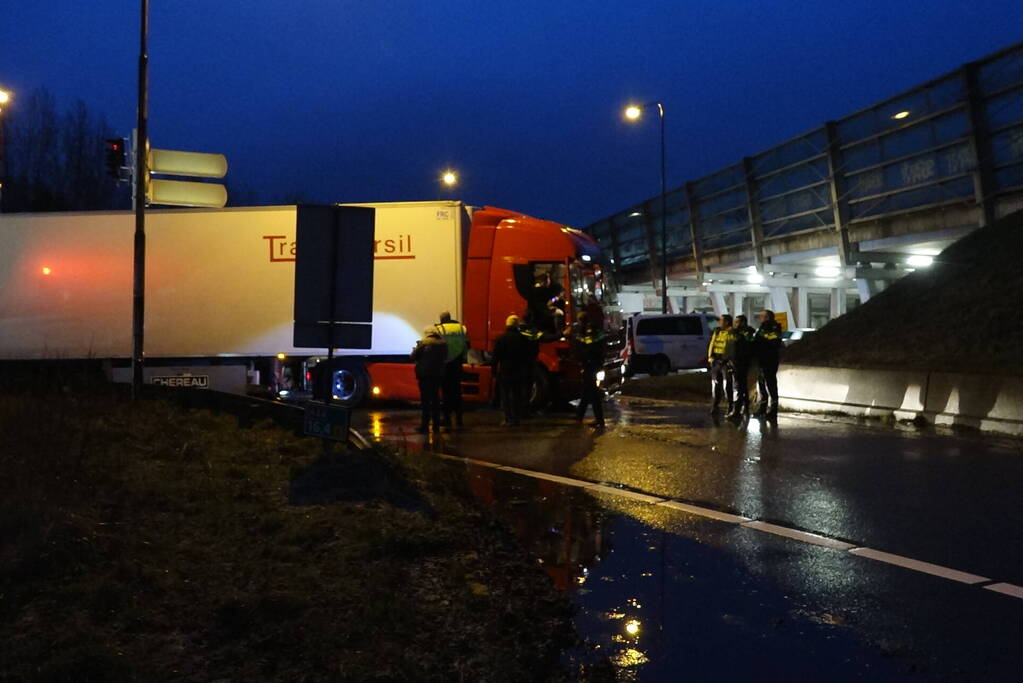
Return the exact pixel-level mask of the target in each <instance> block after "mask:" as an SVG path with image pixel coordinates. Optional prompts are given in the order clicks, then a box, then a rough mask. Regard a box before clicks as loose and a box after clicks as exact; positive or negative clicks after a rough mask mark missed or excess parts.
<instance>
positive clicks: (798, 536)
mask: <svg viewBox="0 0 1023 683" xmlns="http://www.w3.org/2000/svg"><path fill="white" fill-rule="evenodd" d="M353 431H354V430H353ZM359 436H362V435H361V434H360V435H359ZM413 446H415V444H413ZM422 450H423V451H424V452H429V453H431V454H432V455H436V456H438V457H441V458H444V459H446V460H458V461H460V462H464V463H467V464H472V465H480V466H482V467H490V468H493V469H498V470H503V471H506V472H514V473H516V474H520V475H524V476H527V477H533V478H534V479H546V480H548V481H553V482H556V483H559V484H564V485H566V486H577V487H579V488H585V489H588V490H591V491H601V492H603V493H608V494H610V495H613V496H621V497H622V498H629V499H631V500H637V501H640V502H644V503H651V504H654V505H663V506H664V507H667V508H670V509H673V510H679V511H681V512H688V513H691V514H694V515H699V516H701V517H708V518H710V519H715V520H718V521H722V522H728V523H731V524H739V525H741V526H744V527H749V528H750V529H755V530H757V531H763V532H765V533H770V534H776V535H778V536H784V537H785V538H790V539H792V540H795V541H801V542H803V543H810V544H812V545H818V546H823V547H825V548H834V549H836V550H848V551H849V553H850V554H852V555H856V556H858V557H866V558H868V559H871V560H877V561H878V562H885V563H887V564H893V565H896V566H899V567H903V568H905V569H912V570H914V571H918V572H921V573H924V574H931V575H932V576H938V577H941V578H943V579H950V580H952V581H958V582H960V583H965V584H970V585H976V584H979V583H987V582H989V581H991V579H989V578H987V577H984V576H979V575H977V574H970V573H968V572H961V571H958V570H956V569H949V568H948V567H942V566H941V565H938V564H932V563H930V562H923V561H920V560H914V559H912V558H910V557H904V556H902V555H895V554H893V553H886V552H883V551H881V550H874V549H873V548H865V547H857V546H854V545H852V544H851V543H846V542H845V541H839V540H837V539H834V538H828V537H827V536H821V535H819V534H814V533H811V532H808V531H801V530H798V529H790V528H788V527H784V526H779V525H777V524H771V523H770V522H762V521H760V520H754V519H750V518H749V517H743V516H741V515H733V514H730V513H728V512H720V511H718V510H713V509H711V508H704V507H700V506H698V505H690V504H688V503H683V502H681V501H677V500H670V499H667V498H660V497H657V496H651V495H649V494H646V493H639V492H638V491H630V490H628V489H619V488H616V487H614V486H609V485H607V484H596V483H594V482H590V481H586V480H584V479H572V478H570V477H561V476H558V475H556V474H547V473H546V472H538V471H536V470H526V469H522V468H520V467H512V466H510V465H499V464H497V463H493V462H487V461H486V460H474V459H471V458H463V457H459V456H456V455H449V454H447V453H437V452H435V451H428V450H427V449H425V448H423V449H422ZM982 588H984V589H985V590H990V591H994V592H995V593H1001V594H1003V595H1008V596H1010V597H1014V598H1020V599H1023V586H1017V585H1015V584H1012V583H991V584H989V585H986V586H982Z"/></svg>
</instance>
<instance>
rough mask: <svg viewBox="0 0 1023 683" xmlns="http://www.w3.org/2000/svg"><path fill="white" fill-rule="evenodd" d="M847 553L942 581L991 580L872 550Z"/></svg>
mask: <svg viewBox="0 0 1023 683" xmlns="http://www.w3.org/2000/svg"><path fill="white" fill-rule="evenodd" d="M849 552H850V553H852V554H853V555H857V556H859V557H866V558H869V559H871V560H877V561H878V562H887V563H888V564H894V565H897V566H899V567H905V568H906V569H912V570H914V571H918V572H923V573H924V574H932V575H934V576H940V577H941V578H943V579H951V580H952V581H959V582H960V583H969V584H974V583H984V582H985V581H990V580H991V579H989V578H987V577H984V576H978V575H977V574H969V573H967V572H961V571H958V570H956V569H949V568H948V567H942V566H941V565H940V564H931V563H930V562H921V561H920V560H914V559H912V558H909V557H903V556H902V555H893V554H892V553H886V552H882V551H880V550H874V549H873V548H853V549H852V550H850V551H849Z"/></svg>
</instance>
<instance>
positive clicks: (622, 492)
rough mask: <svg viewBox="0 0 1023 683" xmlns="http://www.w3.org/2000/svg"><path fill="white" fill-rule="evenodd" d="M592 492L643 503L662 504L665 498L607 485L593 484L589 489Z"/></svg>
mask: <svg viewBox="0 0 1023 683" xmlns="http://www.w3.org/2000/svg"><path fill="white" fill-rule="evenodd" d="M587 488H588V489H589V490H590V491H600V492H602V493H610V494H611V495H613V496H621V497H622V498H629V499H631V500H638V501H640V502H643V503H660V502H662V501H663V500H664V498H658V497H657V496H651V495H649V494H646V493H638V492H636V491H629V490H627V489H619V488H615V487H614V486H607V485H605V484H592V485H590V486H588V487H587Z"/></svg>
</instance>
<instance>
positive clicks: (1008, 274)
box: [783, 211, 1023, 375]
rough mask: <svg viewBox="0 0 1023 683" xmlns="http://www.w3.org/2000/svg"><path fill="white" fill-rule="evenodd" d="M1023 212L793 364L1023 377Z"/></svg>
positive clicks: (876, 301) (820, 337)
mask: <svg viewBox="0 0 1023 683" xmlns="http://www.w3.org/2000/svg"><path fill="white" fill-rule="evenodd" d="M1021 308H1023V211H1017V212H1015V213H1013V214H1010V215H1008V216H1006V217H1005V218H1003V219H1001V220H999V221H997V222H995V223H994V224H992V225H990V226H988V227H986V228H982V229H980V230H977V231H975V232H973V233H971V234H969V235H967V236H965V237H963V238H962V239H960V240H959V241H958V242H956V243H954V244H952V245H951V246H950V247H948V248H947V249H946V250H945V251H944V252H942V253H941V255H940V256H937V257H935V261H934V264H933V265H931V266H930V267H929V268H923V269H920V270H918V271H916V272H915V273H910V274H909V275H907V276H906V277H904V278H902V279H901V280H899V281H898V282H896V283H895V284H894V285H892V286H891V287H889V288H888V289H886V290H885V291H884V292H882V293H881V294H879V295H878V296H876V297H874V298H872V299H871V300H870V301H868V302H867V303H866V304H864V305H862V306H860V307H858V308H856V309H854V310H852V311H850V312H849V313H848V314H846V315H844V316H842V317H841V318H838V319H836V320H833V321H832V322H830V323H829V324H828V325H826V326H825V327H823V328H821V329H820V330H819V331H818V332H816V333H815V334H813V335H811V336H810V337H809V338H807V339H806V340H805V341H800V342H797V343H796V344H793V345H792V346H791V347H789V349H788V350H787V352H786V354H785V358H784V361H783V362H785V363H793V364H804V365H827V366H835V367H855V368H887V369H898V368H904V369H914V370H946V371H950V372H981V373H998V374H1009V375H1023V317H1021V315H1020V313H1021Z"/></svg>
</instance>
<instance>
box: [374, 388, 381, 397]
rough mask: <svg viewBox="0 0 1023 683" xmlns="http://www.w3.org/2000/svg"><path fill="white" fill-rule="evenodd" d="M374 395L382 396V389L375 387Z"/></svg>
mask: <svg viewBox="0 0 1023 683" xmlns="http://www.w3.org/2000/svg"><path fill="white" fill-rule="evenodd" d="M373 395H374V396H379V395H380V387H373Z"/></svg>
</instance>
